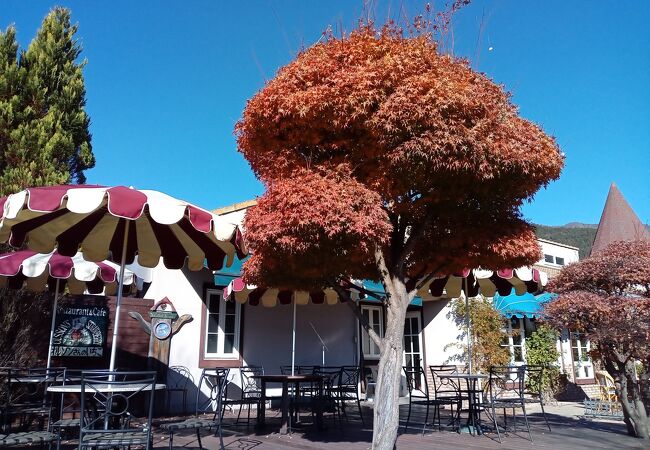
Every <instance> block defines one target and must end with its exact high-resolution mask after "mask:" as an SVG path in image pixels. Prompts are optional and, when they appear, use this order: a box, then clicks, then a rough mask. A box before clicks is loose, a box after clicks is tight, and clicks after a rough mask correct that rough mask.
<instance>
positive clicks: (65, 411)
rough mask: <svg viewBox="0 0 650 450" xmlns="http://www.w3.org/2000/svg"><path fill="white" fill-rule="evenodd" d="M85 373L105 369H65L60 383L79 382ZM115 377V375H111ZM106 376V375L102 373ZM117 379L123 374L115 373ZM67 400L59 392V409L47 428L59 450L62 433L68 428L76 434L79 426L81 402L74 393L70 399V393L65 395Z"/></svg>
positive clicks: (101, 371)
mask: <svg viewBox="0 0 650 450" xmlns="http://www.w3.org/2000/svg"><path fill="white" fill-rule="evenodd" d="M82 372H83V373H85V374H86V375H87V376H89V375H90V374H95V373H96V374H105V372H106V370H104V369H99V370H80V369H65V371H64V373H63V380H62V384H63V385H64V386H65V385H68V384H72V385H74V384H79V383H80V382H81V374H82ZM113 376H114V377H116V375H113ZM104 377H107V375H104ZM117 377H118V379H123V375H117ZM67 397H68V401H67V402H66V394H64V393H61V394H60V397H59V401H58V406H59V411H58V415H57V417H56V419H53V420H50V422H49V430H48V431H51V432H53V433H54V434H55V435H56V448H57V450H59V449H60V448H61V439H62V437H63V435H64V433H67V432H68V431H70V430H74V432H75V433H77V434H78V429H79V427H80V426H81V419H80V417H81V404H80V403H79V401H78V397H77V396H76V395H75V396H73V398H72V399H70V398H69V397H70V395H68V396H67Z"/></svg>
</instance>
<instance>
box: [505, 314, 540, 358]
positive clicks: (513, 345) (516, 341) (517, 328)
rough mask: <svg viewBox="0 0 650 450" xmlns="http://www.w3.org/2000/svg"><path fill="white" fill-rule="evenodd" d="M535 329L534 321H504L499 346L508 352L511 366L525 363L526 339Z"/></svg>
mask: <svg viewBox="0 0 650 450" xmlns="http://www.w3.org/2000/svg"><path fill="white" fill-rule="evenodd" d="M535 328H536V324H535V321H534V320H531V319H528V318H523V319H520V318H518V317H513V318H511V319H507V320H506V326H505V328H504V329H503V331H504V338H503V341H502V343H501V346H502V347H507V348H508V350H509V351H510V363H511V364H517V363H522V364H523V363H525V362H526V338H528V337H530V336H531V335H532V333H533V332H534V331H535Z"/></svg>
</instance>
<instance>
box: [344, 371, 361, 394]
mask: <svg viewBox="0 0 650 450" xmlns="http://www.w3.org/2000/svg"><path fill="white" fill-rule="evenodd" d="M360 380H361V368H360V367H359V366H343V367H341V386H342V387H348V388H351V387H354V388H355V389H358V388H359V382H360Z"/></svg>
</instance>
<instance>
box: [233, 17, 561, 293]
mask: <svg viewBox="0 0 650 450" xmlns="http://www.w3.org/2000/svg"><path fill="white" fill-rule="evenodd" d="M236 135H237V140H238V146H239V151H241V152H242V154H243V155H244V157H245V158H246V159H247V160H248V161H249V162H250V164H251V167H252V168H253V170H254V171H255V173H256V174H257V175H258V177H259V178H260V179H261V180H262V181H263V182H264V183H265V184H266V186H267V188H268V190H267V192H266V193H265V194H264V196H262V198H261V199H260V202H259V204H258V206H257V207H255V208H253V209H252V210H251V211H250V212H249V214H248V217H247V219H246V224H245V226H246V230H247V234H246V237H247V241H248V243H249V246H250V248H251V249H252V250H253V256H252V257H251V259H250V261H249V262H247V263H246V264H245V266H244V277H245V279H246V280H247V281H248V282H251V283H256V284H260V285H266V286H274V287H285V288H290V287H292V288H298V287H301V288H305V287H306V286H310V287H312V288H319V287H322V285H323V283H324V282H325V281H326V280H327V279H329V278H330V276H334V275H336V274H338V275H348V276H353V277H358V278H372V279H379V277H380V275H379V273H378V270H377V268H376V264H375V259H374V255H373V253H374V250H375V248H378V249H380V250H381V252H382V253H383V255H384V258H385V260H386V262H387V265H388V266H389V270H391V271H394V272H395V274H396V275H397V276H400V277H404V278H405V279H409V278H412V277H416V276H421V275H422V274H423V273H425V272H427V271H439V272H452V271H455V270H458V269H460V268H464V267H476V266H482V267H485V268H493V269H496V268H505V267H514V266H519V265H523V264H528V263H532V262H535V261H536V260H537V259H538V257H539V249H538V247H537V244H536V242H535V237H534V233H533V230H532V227H531V226H530V225H529V224H528V223H526V222H525V221H523V220H522V219H521V217H520V213H519V207H520V205H521V203H522V202H523V201H525V200H527V199H530V198H531V196H532V195H533V194H534V193H535V192H536V191H537V190H538V189H539V188H540V187H541V186H545V185H546V184H547V183H549V182H550V181H551V180H553V179H556V178H557V177H558V176H559V174H560V170H561V168H562V166H563V158H562V156H561V154H560V151H559V149H558V147H557V145H556V143H555V141H554V140H553V138H551V137H549V136H547V135H546V134H544V132H543V131H542V130H541V129H540V128H539V127H538V126H536V125H534V124H532V123H531V122H528V121H526V120H524V119H522V118H520V117H519V116H518V111H517V109H516V107H515V106H514V105H512V103H511V102H510V97H509V95H508V94H507V93H505V92H504V90H503V89H502V87H501V86H498V85H496V84H495V83H493V82H492V81H491V80H489V79H488V78H487V77H485V76H484V75H482V74H479V73H476V72H474V71H473V70H472V69H471V68H470V67H469V65H468V64H467V63H465V62H463V61H459V60H456V59H454V58H452V57H450V56H444V55H440V54H439V53H438V52H437V50H436V45H435V43H433V42H432V41H431V40H430V39H429V37H428V36H426V35H421V36H415V37H404V36H403V35H402V34H401V33H400V32H399V30H397V29H396V28H394V27H391V26H388V27H385V28H384V29H382V30H381V31H378V30H376V29H374V28H373V27H372V26H362V27H360V28H359V29H358V30H356V31H354V32H353V33H351V34H350V35H348V36H345V37H344V38H341V39H335V38H330V39H328V40H326V41H325V42H323V43H318V44H315V45H314V46H312V47H310V48H309V49H307V50H305V51H304V52H302V53H301V54H300V55H298V57H297V58H296V59H295V60H294V61H293V62H291V63H290V64H288V65H287V66H285V67H284V68H282V69H281V70H280V71H279V72H278V74H277V75H276V77H275V78H274V79H273V80H271V81H270V82H269V83H267V85H266V86H265V87H264V88H263V89H262V90H261V91H260V92H258V93H257V94H256V95H255V96H254V97H253V98H252V99H251V100H250V101H249V102H248V104H247V106H246V109H245V111H244V114H243V117H242V119H241V121H240V122H239V123H238V124H237V127H236ZM409 239H412V240H413V241H414V242H413V243H412V244H406V242H407V241H408V240H409ZM282 267H284V268H285V269H286V272H288V273H284V274H283V273H282ZM398 272H399V273H398Z"/></svg>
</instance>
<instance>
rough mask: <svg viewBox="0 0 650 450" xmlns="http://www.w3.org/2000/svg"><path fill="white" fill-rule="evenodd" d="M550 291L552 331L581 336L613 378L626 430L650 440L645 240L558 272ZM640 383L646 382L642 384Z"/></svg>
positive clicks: (649, 267)
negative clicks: (641, 370)
mask: <svg viewBox="0 0 650 450" xmlns="http://www.w3.org/2000/svg"><path fill="white" fill-rule="evenodd" d="M549 288H550V289H551V290H554V291H555V292H557V293H558V294H559V297H558V298H557V299H556V300H554V301H553V302H551V303H550V304H549V305H548V306H547V307H546V309H545V310H546V314H547V315H548V317H549V318H550V319H551V320H552V321H553V323H554V324H555V325H556V326H557V327H566V328H568V329H570V330H575V331H579V332H582V333H585V334H586V337H587V338H588V339H589V340H590V341H591V342H592V344H595V346H596V350H595V351H594V352H592V357H594V358H598V359H600V361H601V362H602V363H603V365H604V367H605V368H606V369H607V371H608V372H609V374H610V375H611V376H612V377H613V378H614V380H615V384H616V394H617V395H618V398H619V399H620V402H621V406H622V409H623V414H624V418H625V423H626V425H627V428H628V432H629V433H630V434H631V435H633V436H638V437H641V438H644V439H650V418H649V417H648V407H649V406H650V405H649V404H648V400H649V399H650V392H648V380H647V375H645V378H646V379H645V380H639V379H638V378H637V374H636V371H635V363H636V362H637V361H641V362H642V363H643V365H644V367H650V242H648V241H644V240H637V241H619V242H614V243H612V244H610V245H609V246H608V247H606V248H605V249H604V250H603V251H601V252H598V253H596V254H595V255H592V256H591V257H589V258H587V259H584V260H582V261H580V262H578V263H575V264H571V265H569V266H566V267H565V268H563V269H562V272H560V274H559V276H557V277H556V278H555V279H554V280H552V283H551V284H550V286H549ZM641 381H645V383H641Z"/></svg>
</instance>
